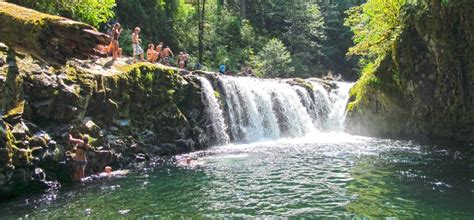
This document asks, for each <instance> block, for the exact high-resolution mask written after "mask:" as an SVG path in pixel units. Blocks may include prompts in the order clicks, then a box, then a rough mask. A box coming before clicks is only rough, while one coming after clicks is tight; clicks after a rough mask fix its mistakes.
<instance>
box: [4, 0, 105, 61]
mask: <svg viewBox="0 0 474 220" xmlns="http://www.w3.org/2000/svg"><path fill="white" fill-rule="evenodd" d="M0 33H1V35H0V40H2V41H3V42H4V43H6V44H7V45H9V46H11V47H13V48H15V49H19V50H23V51H27V52H28V53H30V54H32V55H34V56H35V57H37V58H39V59H42V60H46V61H49V62H52V63H56V64H62V63H65V61H66V60H67V59H69V58H73V57H75V58H83V59H84V58H88V57H89V55H91V54H93V53H94V51H93V48H94V47H95V46H96V45H97V44H108V43H109V41H110V39H109V37H108V36H107V35H105V34H102V33H99V32H97V31H96V30H95V29H94V28H93V27H91V26H89V25H87V24H84V23H80V22H76V21H73V20H69V19H66V18H62V17H58V16H53V15H48V14H43V13H40V12H37V11H34V10H31V9H28V8H24V7H20V6H17V5H14V4H10V3H6V2H0Z"/></svg>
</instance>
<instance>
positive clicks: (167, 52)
mask: <svg viewBox="0 0 474 220" xmlns="http://www.w3.org/2000/svg"><path fill="white" fill-rule="evenodd" d="M162 53H163V56H162V58H163V64H164V65H168V66H169V65H170V60H169V57H170V55H171V56H173V57H174V54H173V51H171V49H170V47H169V46H166V48H165V49H164V50H163V52H162Z"/></svg>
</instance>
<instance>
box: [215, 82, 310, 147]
mask: <svg viewBox="0 0 474 220" xmlns="http://www.w3.org/2000/svg"><path fill="white" fill-rule="evenodd" d="M219 81H220V83H221V84H222V89H223V94H224V96H225V105H226V106H225V107H226V110H227V114H228V117H229V119H230V120H229V123H230V126H229V127H230V130H231V133H232V137H233V139H234V140H235V141H237V142H253V141H258V140H266V139H276V138H280V137H286V136H289V137H300V136H304V135H305V134H308V133H310V132H312V131H314V130H315V128H314V125H313V124H312V120H311V117H310V116H309V114H308V112H307V110H306V108H305V107H304V106H303V104H302V103H301V102H300V98H299V96H298V94H297V93H296V91H295V90H294V89H293V87H292V86H291V85H289V84H287V83H283V82H278V81H276V80H268V79H267V80H263V79H256V78H245V77H227V76H223V77H220V78H219Z"/></svg>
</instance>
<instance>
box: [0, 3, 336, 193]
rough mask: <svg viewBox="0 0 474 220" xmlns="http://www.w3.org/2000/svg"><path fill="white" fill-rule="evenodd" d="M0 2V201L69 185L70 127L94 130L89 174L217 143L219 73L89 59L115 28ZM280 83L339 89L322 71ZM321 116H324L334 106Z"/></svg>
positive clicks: (311, 93) (309, 91)
mask: <svg viewBox="0 0 474 220" xmlns="http://www.w3.org/2000/svg"><path fill="white" fill-rule="evenodd" d="M0 6H1V7H0V32H1V33H2V35H0V41H3V42H4V43H5V44H3V43H0V200H2V199H7V198H11V197H15V196H18V195H21V194H25V193H28V192H32V191H38V190H41V189H45V188H49V187H55V186H59V185H60V184H65V183H66V184H67V183H70V182H71V174H72V171H73V166H72V155H73V146H71V145H69V144H68V143H67V135H68V134H69V133H72V134H73V135H74V136H75V137H80V136H81V135H83V134H88V135H89V136H90V137H91V144H92V146H93V148H94V149H93V150H91V151H89V152H88V166H87V169H86V173H87V174H92V173H97V172H101V171H102V170H103V169H104V167H105V166H107V165H111V166H114V167H115V168H119V167H123V166H127V165H129V164H131V163H135V162H145V161H147V160H149V159H150V158H152V157H157V156H167V155H174V154H178V153H182V152H189V151H195V150H200V149H203V148H205V147H209V146H212V145H214V144H216V143H215V133H216V131H215V128H214V127H213V126H212V122H211V120H210V119H209V118H208V112H206V106H207V105H208V103H205V102H206V101H203V100H206V99H205V98H203V95H202V93H203V89H202V88H201V87H202V85H201V80H202V77H205V78H206V79H207V80H208V81H209V82H210V83H211V84H212V87H213V88H215V91H214V93H215V94H214V95H215V96H216V99H217V100H218V102H220V104H217V105H222V103H224V101H223V100H222V99H223V97H222V96H221V93H222V92H223V90H222V86H223V85H219V83H220V80H218V76H217V74H215V73H209V72H202V71H196V72H193V73H191V72H188V71H184V70H180V69H177V68H173V67H166V66H163V65H159V64H150V63H144V62H142V63H136V64H132V63H131V62H130V60H129V59H127V58H123V59H119V60H118V61H116V62H111V61H110V58H109V59H99V60H96V59H89V58H90V57H91V55H92V53H93V51H92V48H93V47H94V46H95V45H96V44H106V43H107V42H108V40H109V39H108V37H107V36H105V35H103V34H101V33H99V32H97V31H96V30H95V29H93V28H92V27H90V26H88V25H85V24H82V23H78V22H75V21H71V20H68V19H64V18H60V17H56V16H50V15H46V14H42V13H38V12H36V11H33V10H29V9H25V8H22V7H18V6H15V5H12V4H8V3H4V2H0ZM20 15H21V16H20ZM25 39H26V40H25ZM25 42H28V44H25ZM69 47H71V48H70V49H71V50H68V48H69ZM196 76H199V77H196ZM280 82H284V83H287V84H290V85H298V86H299V87H301V89H302V90H307V92H304V94H308V95H307V98H310V99H315V98H316V97H314V96H315V94H314V91H313V88H312V87H313V86H312V84H311V82H317V83H318V85H321V86H322V87H324V88H323V89H322V90H327V91H329V90H331V89H332V88H335V87H336V85H335V84H334V83H332V82H329V81H324V80H320V79H309V80H303V79H285V80H280ZM237 92H239V91H236V93H237ZM300 92H302V91H300ZM304 94H300V95H304ZM207 95H209V94H207ZM320 95H322V96H324V95H323V94H320ZM320 98H321V97H320ZM323 98H324V97H323ZM307 104H308V105H310V104H311V103H307ZM326 104H327V103H326ZM313 105H314V103H313ZM227 108H229V106H227ZM317 114H318V115H319V116H320V117H321V119H322V118H325V117H327V115H328V114H329V109H327V108H322V109H320V110H318V112H317ZM282 117H283V116H282ZM283 118H284V117H283ZM219 120H221V119H219ZM224 120H226V119H224ZM242 123H243V122H242ZM213 129H214V130H213ZM224 129H225V128H224Z"/></svg>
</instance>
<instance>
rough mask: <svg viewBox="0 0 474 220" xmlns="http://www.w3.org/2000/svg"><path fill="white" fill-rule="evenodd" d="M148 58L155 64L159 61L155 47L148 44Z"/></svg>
mask: <svg viewBox="0 0 474 220" xmlns="http://www.w3.org/2000/svg"><path fill="white" fill-rule="evenodd" d="M146 58H147V60H148V61H149V62H151V63H155V62H156V60H157V59H158V52H156V51H155V45H153V44H148V50H147V51H146Z"/></svg>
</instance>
